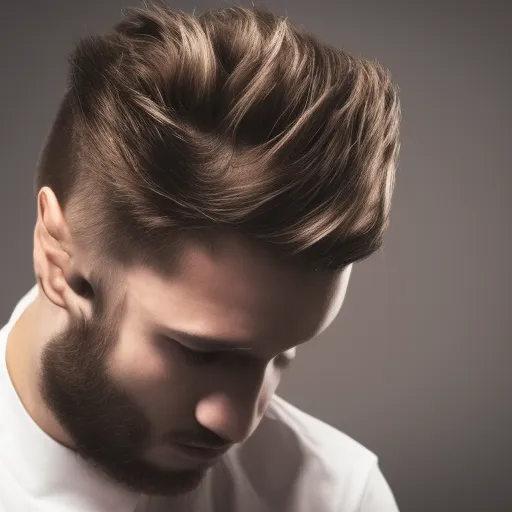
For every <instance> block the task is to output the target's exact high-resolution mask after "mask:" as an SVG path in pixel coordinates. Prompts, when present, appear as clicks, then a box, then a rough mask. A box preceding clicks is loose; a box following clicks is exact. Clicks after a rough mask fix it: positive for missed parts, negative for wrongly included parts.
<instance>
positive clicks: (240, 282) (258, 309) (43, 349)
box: [7, 187, 351, 496]
mask: <svg viewBox="0 0 512 512" xmlns="http://www.w3.org/2000/svg"><path fill="white" fill-rule="evenodd" d="M37 206H38V215H37V222H36V226H35V230H34V270H35V274H36V276H37V278H38V282H39V294H38V296H37V298H36V299H35V301H34V302H33V303H32V304H31V305H30V306H29V307H28V308H27V310H26V311H25V312H24V313H23V314H22V315H21V317H20V318H19V320H18V321H17V322H16V324H15V325H14V327H13V329H12V331H11V333H10V336H9V339H8V342H7V367H8V371H9V375H10V377H11V380H12V382H13V385H14V387H15V389H16V391H17V393H18V395H19V397H20V400H21V401H22V403H23V405H24V407H25V408H26V410H27V412H28V413H29V414H30V415H31V417H32V418H33V419H34V421H35V422H36V423H37V425H39V427H40V428H41V429H42V430H43V431H44V432H46V433H47V434H48V435H49V436H51V437H52V438H53V439H54V440H55V441H57V442H58V443H61V444H62V445H64V446H66V447H68V448H70V449H71V450H74V451H75V452H77V453H78V454H79V455H80V456H81V457H83V458H84V459H86V460H87V461H88V462H90V463H91V464H93V465H94V466H95V467H96V468H97V469H98V470H99V471H101V472H103V473H104V475H105V476H106V477H108V478H110V479H112V480H113V481H114V482H116V483H118V484H121V485H122V486H125V487H127V488H129V489H131V490H133V491H136V492H142V493H145V494H157V495H165V496H172V495H177V494H182V493H184V492H188V491H190V490H192V489H194V488H195V487H197V485H198V484H199V483H200V481H201V480H202V478H203V477H204V475H205V473H206V471H207V470H208V468H210V467H211V466H212V465H213V464H215V463H217V462H218V458H217V459H213V460H211V461H199V460H197V459H192V458H190V457H187V456H186V455H183V454H182V453H180V452H179V451H176V448H175V444H174V443H175V442H184V443H196V444H202V445H207V446H214V447H221V446H222V447H224V450H227V449H228V448H229V447H230V446H231V445H233V444H235V443H242V442H244V440H246V439H247V438H248V437H250V435H251V434H252V433H253V432H254V430H255V429H256V427H257V426H258V423H259V422H260V420H261V419H262V417H263V415H264V414H265V410H266V409H267V406H268V405H269V401H270V399H271V397H272V395H273V394H274V392H275V391H276V388H277V386H278V384H279V381H280V379H281V377H282V374H283V372H284V371H285V370H286V368H287V367H289V365H290V364H291V361H292V359H293V357H294V355H295V351H296V347H298V346H299V345H301V344H303V343H306V342H309V341H312V340H313V339H314V338H315V337H316V336H318V335H319V334H320V333H321V332H323V331H324V330H325V329H326V328H327V327H328V326H329V325H330V324H331V323H332V321H333V320H334V318H335V317H336V315H337V314H338V312H339V310H340V308H341V305H342V303H343V300H344V296H345V293H346V289H347V285H348V282H349V278H350V274H351V266H349V267H347V268H345V269H344V270H343V271H340V272H331V273H317V272H312V271H310V270H306V269H304V268H301V267H298V266H293V265H290V264H284V263H283V262H278V261H275V260H273V259H272V258H271V257H270V256H269V255H268V254H267V253H264V252H262V251H259V250H258V249H255V248H254V246H252V245H250V244H249V243H248V242H247V241H245V240H243V239H241V238H235V237H234V236H232V235H230V236H229V237H228V236H226V237H224V238H221V239H219V240H218V241H217V242H218V243H216V244H215V249H213V248H212V247H209V248H207V247H206V246H203V245H201V244H198V243H197V242H195V243H192V242H191V243H189V244H187V245H186V246H185V249H184V252H183V257H182V259H181V263H180V265H179V268H177V269H176V271H174V272H173V273H172V277H169V278H167V279H164V278H163V277H161V276H160V275H157V274H156V273H155V272H152V270H151V269H149V268H142V267H137V268H130V269H116V276H118V277H119V283H120V284H119V287H120V290H121V291H120V296H119V297H121V298H120V299H119V300H118V301H113V300H112V301H111V302H110V303H109V308H108V311H105V312H103V314H101V312H100V314H95V310H94V309H93V303H94V296H92V297H91V296H82V295H81V294H79V293H77V292H76V291H75V288H74V287H73V286H72V285H71V283H72V282H73V278H74V277H76V276H77V275H80V276H83V277H85V278H87V276H88V275H90V272H91V269H93V268H94V261H91V258H90V257H88V254H87V253H86V252H85V251H84V250H82V249H80V248H79V245H78V244H76V243H74V241H73V239H72V237H71V234H70V231H69V229H68V226H67V223H66V219H65V217H64V215H63V212H62V210H61V208H60V206H59V203H58V200H57V198H56V197H55V195H54V193H53V192H52V190H51V189H49V188H48V187H44V188H42V189H41V191H40V192H39V194H38V205H37ZM113 315H116V316H113ZM81 319H82V320H81ZM171 331H172V332H171ZM176 331H181V332H185V333H188V334H192V335H196V336H207V337H210V338H215V339H218V340H222V341H224V342H225V343H230V344H235V345H236V346H237V347H239V348H238V349H236V350H235V349H233V350H224V351H216V352H213V353H212V352H210V353H209V354H204V353H201V352H194V351H191V350H190V349H195V348H197V347H195V346H194V345H192V342H191V340H190V339H189V338H188V337H187V338H186V337H184V336H181V335H178V334H176ZM230 346H231V345H230ZM213 347H214V346H213V345H212V344H211V341H206V342H205V345H204V346H202V347H201V350H204V349H205V348H206V349H210V350H211V349H212V348H213Z"/></svg>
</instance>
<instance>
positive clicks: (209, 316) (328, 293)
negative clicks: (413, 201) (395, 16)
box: [126, 237, 351, 346]
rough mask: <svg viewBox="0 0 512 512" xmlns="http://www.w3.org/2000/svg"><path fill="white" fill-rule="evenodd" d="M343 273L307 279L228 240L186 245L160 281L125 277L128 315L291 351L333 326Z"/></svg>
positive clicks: (142, 274)
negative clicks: (292, 348) (277, 346)
mask: <svg viewBox="0 0 512 512" xmlns="http://www.w3.org/2000/svg"><path fill="white" fill-rule="evenodd" d="M350 270H351V269H350V268H347V269H345V270H344V271H343V272H337V273H334V272H332V273H318V272H312V271H310V270H306V269H304V268H303V267H300V266H298V265H292V264H289V263H284V262H282V261H277V260H276V259H274V258H272V256H271V255H270V254H268V253H265V252H263V251H260V250H258V249H256V248H255V247H254V245H250V244H248V243H245V242H244V241H241V240H240V239H237V238H234V237H225V238H224V239H222V240H217V242H216V243H215V244H214V245H211V244H208V245H206V244H200V243H197V242H190V243H185V244H184V245H183V248H182V252H181V258H180V262H179V264H178V265H177V267H176V268H175V270H174V271H173V272H172V273H171V274H170V276H169V277H167V278H164V277H162V276H160V275H157V274H156V273H154V272H152V271H151V270H150V269H147V268H143V267H138V268H135V269H131V270H130V272H129V273H128V274H127V276H126V285H127V299H128V300H127V313H128V314H131V315H136V316H137V317H138V318H139V319H140V320H141V321H143V322H146V323H153V324H155V325H160V326H165V327H168V328H169V329H174V330H178V331H182V332H188V333H190V334H197V335H200V336H201V335H202V336H206V337H211V338H215V339H218V340H226V341H229V340H233V341H236V342H237V343H240V342H242V343H243V342H245V343H247V344H248V345H249V344H254V343H275V342H279V343H281V344H285V345H286V344H287V343H289V345H290V346H294V345H296V344H299V343H302V342H304V341H307V340H308V339H310V338H312V337H314V336H316V335H317V334H319V332H320V331H322V330H323V329H324V328H325V327H326V326H327V325H328V324H329V323H331V321H332V320H333V319H334V317H335V315H336V313H337V312H338V310H339V307H341V303H342V301H343V297H344V294H345V290H346V286H347V284H348V279H349V276H350Z"/></svg>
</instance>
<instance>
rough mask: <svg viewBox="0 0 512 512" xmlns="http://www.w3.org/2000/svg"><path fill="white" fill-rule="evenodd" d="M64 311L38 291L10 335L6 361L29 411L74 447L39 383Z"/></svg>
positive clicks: (41, 425) (43, 426) (48, 431)
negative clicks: (45, 351) (48, 346)
mask: <svg viewBox="0 0 512 512" xmlns="http://www.w3.org/2000/svg"><path fill="white" fill-rule="evenodd" d="M64 313H65V312H64V310H62V309H61V308H58V307H57V306H55V305H54V304H51V303H49V301H48V299H46V297H44V295H43V294H42V293H41V291H40V292H39V295H38V296H37V297H36V299H35V300H34V301H33V302H32V303H31V304H29V306H28V307H27V308H26V309H25V310H24V311H23V312H22V314H21V316H20V317H19V318H18V319H17V320H16V322H15V323H14V325H13V326H12V329H11V331H10V333H9V336H8V338H7V346H6V356H5V357H6V364H7V372H8V374H9V377H10V379H11V382H12V385H13V387H14V389H15V391H16V393H17V395H18V397H19V399H20V401H21V403H22V405H23V407H24V408H25V410H26V411H27V413H28V414H29V415H30V416H31V418H32V419H33V420H34V422H35V423H36V424H37V425H38V426H39V428H41V429H42V430H43V431H44V432H45V433H46V434H47V435H49V436H50V437H52V438H53V439H54V440H55V441H57V442H59V443H61V444H63V445H65V446H71V445H72V442H71V440H70V439H69V436H68V435H67V434H66V433H65V431H64V430H63V429H62V427H61V426H60V425H59V423H58V421H57V419H56V417H55V416H54V415H53V414H52V412H51V411H50V410H49V409H48V408H47V407H46V405H45V403H44V400H43V398H42V395H41V391H40V386H39V374H40V372H39V368H40V361H41V354H42V351H43V349H44V346H45V344H46V343H47V342H48V341H49V340H50V339H51V338H52V336H54V335H55V334H56V333H57V332H59V330H60V329H62V328H63V327H64V325H63V320H65V315H64Z"/></svg>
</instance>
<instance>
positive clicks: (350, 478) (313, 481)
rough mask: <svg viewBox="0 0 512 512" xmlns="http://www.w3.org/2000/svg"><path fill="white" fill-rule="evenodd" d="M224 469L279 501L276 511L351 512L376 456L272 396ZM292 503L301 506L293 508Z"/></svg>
mask: <svg viewBox="0 0 512 512" xmlns="http://www.w3.org/2000/svg"><path fill="white" fill-rule="evenodd" d="M229 464H231V465H232V469H233V470H234V471H235V474H236V473H238V474H239V475H240V474H243V475H244V479H245V480H246V481H249V482H251V487H252V488H254V489H260V491H261V492H263V493H265V494H267V495H270V497H271V498H273V499H274V500H278V501H279V503H281V510H301V511H302V510H325V511H327V510H333V511H334V510H355V509H357V507H359V506H360V504H361V500H362V497H363V495H364V493H365V490H366V487H367V484H368V480H369V476H370V475H371V474H372V472H373V471H374V470H375V469H374V468H375V467H376V466H377V456H376V455H375V454H374V453H373V452H371V451H370V450H368V449H367V448H365V447H364V446H363V445H361V444H360V443H358V442H357V441H355V440H354V439H352V438H351V437H350V436H348V435H346V434H344V433H343V432H341V431H339V430H338V429H336V428H334V427H332V426H331V425H328V424H327V423H325V422H323V421H321V420H320V419H318V418H315V417H313V416H311V415H309V414H307V413H306V412H304V411H302V410H300V409H299V408H298V407H295V406H294V405H292V404H291V403H289V402H287V401H286V400H284V399H283V398H281V397H279V396H277V395H275V396H274V397H273V399H272V401H271V403H270V405H269V407H268V409H267V412H266V414H265V416H264V418H263V420H262V421H261V423H260V425H259V426H258V428H257V429H256V431H255V432H254V434H253V435H252V436H251V437H250V438H249V439H248V440H247V441H246V442H245V443H243V444H242V445H240V446H239V447H237V449H236V451H235V452H234V453H233V454H232V457H230V461H229ZM284 492H286V496H283V493H284ZM283 500H284V501H285V502H286V503H287V505H286V506H284V502H283ZM271 501H272V500H271ZM297 504H300V507H299V508H293V507H296V506H298V505H297ZM288 507H289V508H288ZM308 507H309V508H308ZM331 507H332V508H331Z"/></svg>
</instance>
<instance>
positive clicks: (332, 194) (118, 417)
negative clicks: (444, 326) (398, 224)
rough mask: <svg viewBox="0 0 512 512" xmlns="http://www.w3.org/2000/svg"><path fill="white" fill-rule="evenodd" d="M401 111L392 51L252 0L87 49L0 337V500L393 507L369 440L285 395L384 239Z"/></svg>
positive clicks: (55, 133) (49, 154) (94, 41)
mask: <svg viewBox="0 0 512 512" xmlns="http://www.w3.org/2000/svg"><path fill="white" fill-rule="evenodd" d="M399 117H400V107H399V100H398V95H397V88H396V86H395V85H393V83H392V81H391V78H390V76H389V73H388V72H387V71H386V70H384V69H383V68H382V67H380V65H378V64H377V63H375V62H370V61H366V60H363V59H359V58H355V57H353V56H350V55H348V54H346V53H344V52H342V51H341V50H338V49H335V48H333V47H331V46H328V45H327V44H325V43H323V42H321V41H319V40H318V39H317V38H315V37H314V36H313V35H311V34H308V33H307V32H305V31H304V30H300V29H298V28H297V27H295V26H293V25H292V24H291V23H290V22H289V21H287V20H285V19H281V18H279V17H277V16H275V15H273V14H272V13H270V12H268V11H266V10H262V9H256V8H253V9H245V8H242V7H239V6H233V7H226V8H223V9H218V10H211V11H208V12H205V13H203V14H202V15H201V16H200V17H194V16H192V15H189V14H186V13H183V12H175V11H173V10H172V9H170V8H167V7H165V6H158V7H155V6H151V7H146V8H144V9H134V10H130V11H127V13H126V14H125V16H124V18H123V20H122V21H121V22H120V23H118V24H117V25H116V26H115V27H114V29H113V30H112V31H111V32H110V33H109V34H107V35H104V36H101V37H99V36H97V37H92V36H91V37H87V38H85V39H84V40H82V41H81V42H80V43H79V44H78V45H77V48H76V49H75V50H74V52H73V54H72V57H71V62H70V78H69V87H68V89H67V91H66V93H65V95H64V98H63V100H62V103H61V105H60V108H59V112H58V114H57V117H56V120H55V122H54V124H53V127H52V130H51V131H50V135H49V137H48V140H47V142H46V144H45V147H44V150H43V152H42V156H41V159H40V162H39V165H38V172H37V177H36V183H35V186H36V193H37V222H36V226H35V230H34V272H35V277H36V279H37V285H36V286H34V288H33V289H32V290H30V291H29V293H28V294H27V295H26V296H25V297H24V298H22V300H21V301H20V302H19V303H18V305H17V306H16V308H15V310H14V312H13V314H12V316H11V318H10V320H9V322H8V324H7V325H6V326H5V327H4V328H3V329H2V331H1V335H0V347H1V348H2V351H3V350H5V359H3V358H2V361H4V360H5V363H6V364H5V365H3V364H2V365H0V404H1V407H0V509H1V510H2V511H6V512H21V511H23V512H32V511H34V512H35V511H37V512H49V511H51V512H70V511H73V512H86V511H87V512H92V511H95V512H125V511H131V512H134V511H136V512H142V511H151V512H158V511H169V510H172V511H173V512H180V511H200V512H214V511H215V512H217V511H218V512H221V511H222V512H230V511H241V512H251V511H254V512H260V511H276V512H312V511H315V512H321V511H323V512H331V511H332V512H335V511H336V512H342V511H346V512H349V511H350V512H352V511H356V510H357V511H361V512H370V511H379V512H389V511H396V510H397V506H396V503H395V500H394V498H393V494H392V492H391V490H390V488H389V486H388V485H387V483H386V481H385V479H384V477H383V475H382V473H381V472H380V469H379V466H378V461H377V457H376V456H375V455H374V454H373V453H371V452H370V451H369V450H367V449H366V448H364V447H363V446H361V445H360V444H358V443H357V442H356V441H354V440H352V439H351V438H349V437H348V436H346V435H344V434H343V433H341V432H339V431H337V430H336V429H334V428H333V427H330V426H328V425H327V424H325V423H323V422H321V421H319V420H318V419H315V418H313V417H311V416H309V415H307V414H306V413H305V412H303V411H300V410H299V409H297V408H296V407H294V406H292V405H291V404H289V403H287V402H286V401H284V400H283V399H282V398H280V397H278V396H277V395H276V394H275V392H276V388H277V386H278V384H279V380H280V379H281V377H282V375H283V372H285V371H286V368H287V367H289V365H290V364H292V361H293V358H294V356H295V352H296V348H297V347H298V346H299V345H301V344H303V343H307V342H311V343H314V338H316V337H317V336H318V335H319V334H320V333H321V332H323V331H324V330H325V329H326V328H327V327H328V326H329V325H330V324H331V323H332V321H333V320H334V318H335V317H336V315H337V313H338V312H339V310H340V307H341V305H342V302H343V299H344V296H345V292H346V289H347V285H348V281H349V277H350V273H351V269H352V264H353V263H354V262H356V261H360V260H362V259H364V258H366V257H368V256H369V255H370V254H372V253H373V252H375V251H376V250H378V248H379V247H380V246H381V244H382V239H383V235H384V232H385V229H386V227H387V224H388V216H389V210H390V199H391V193H392V189H393V184H394V177H395V169H396V164H397V158H398V151H399V142H398V126H399ZM337 397H338V393H337V392H335V391H333V395H332V397H331V398H330V400H333V402H334V403H336V399H337Z"/></svg>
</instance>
